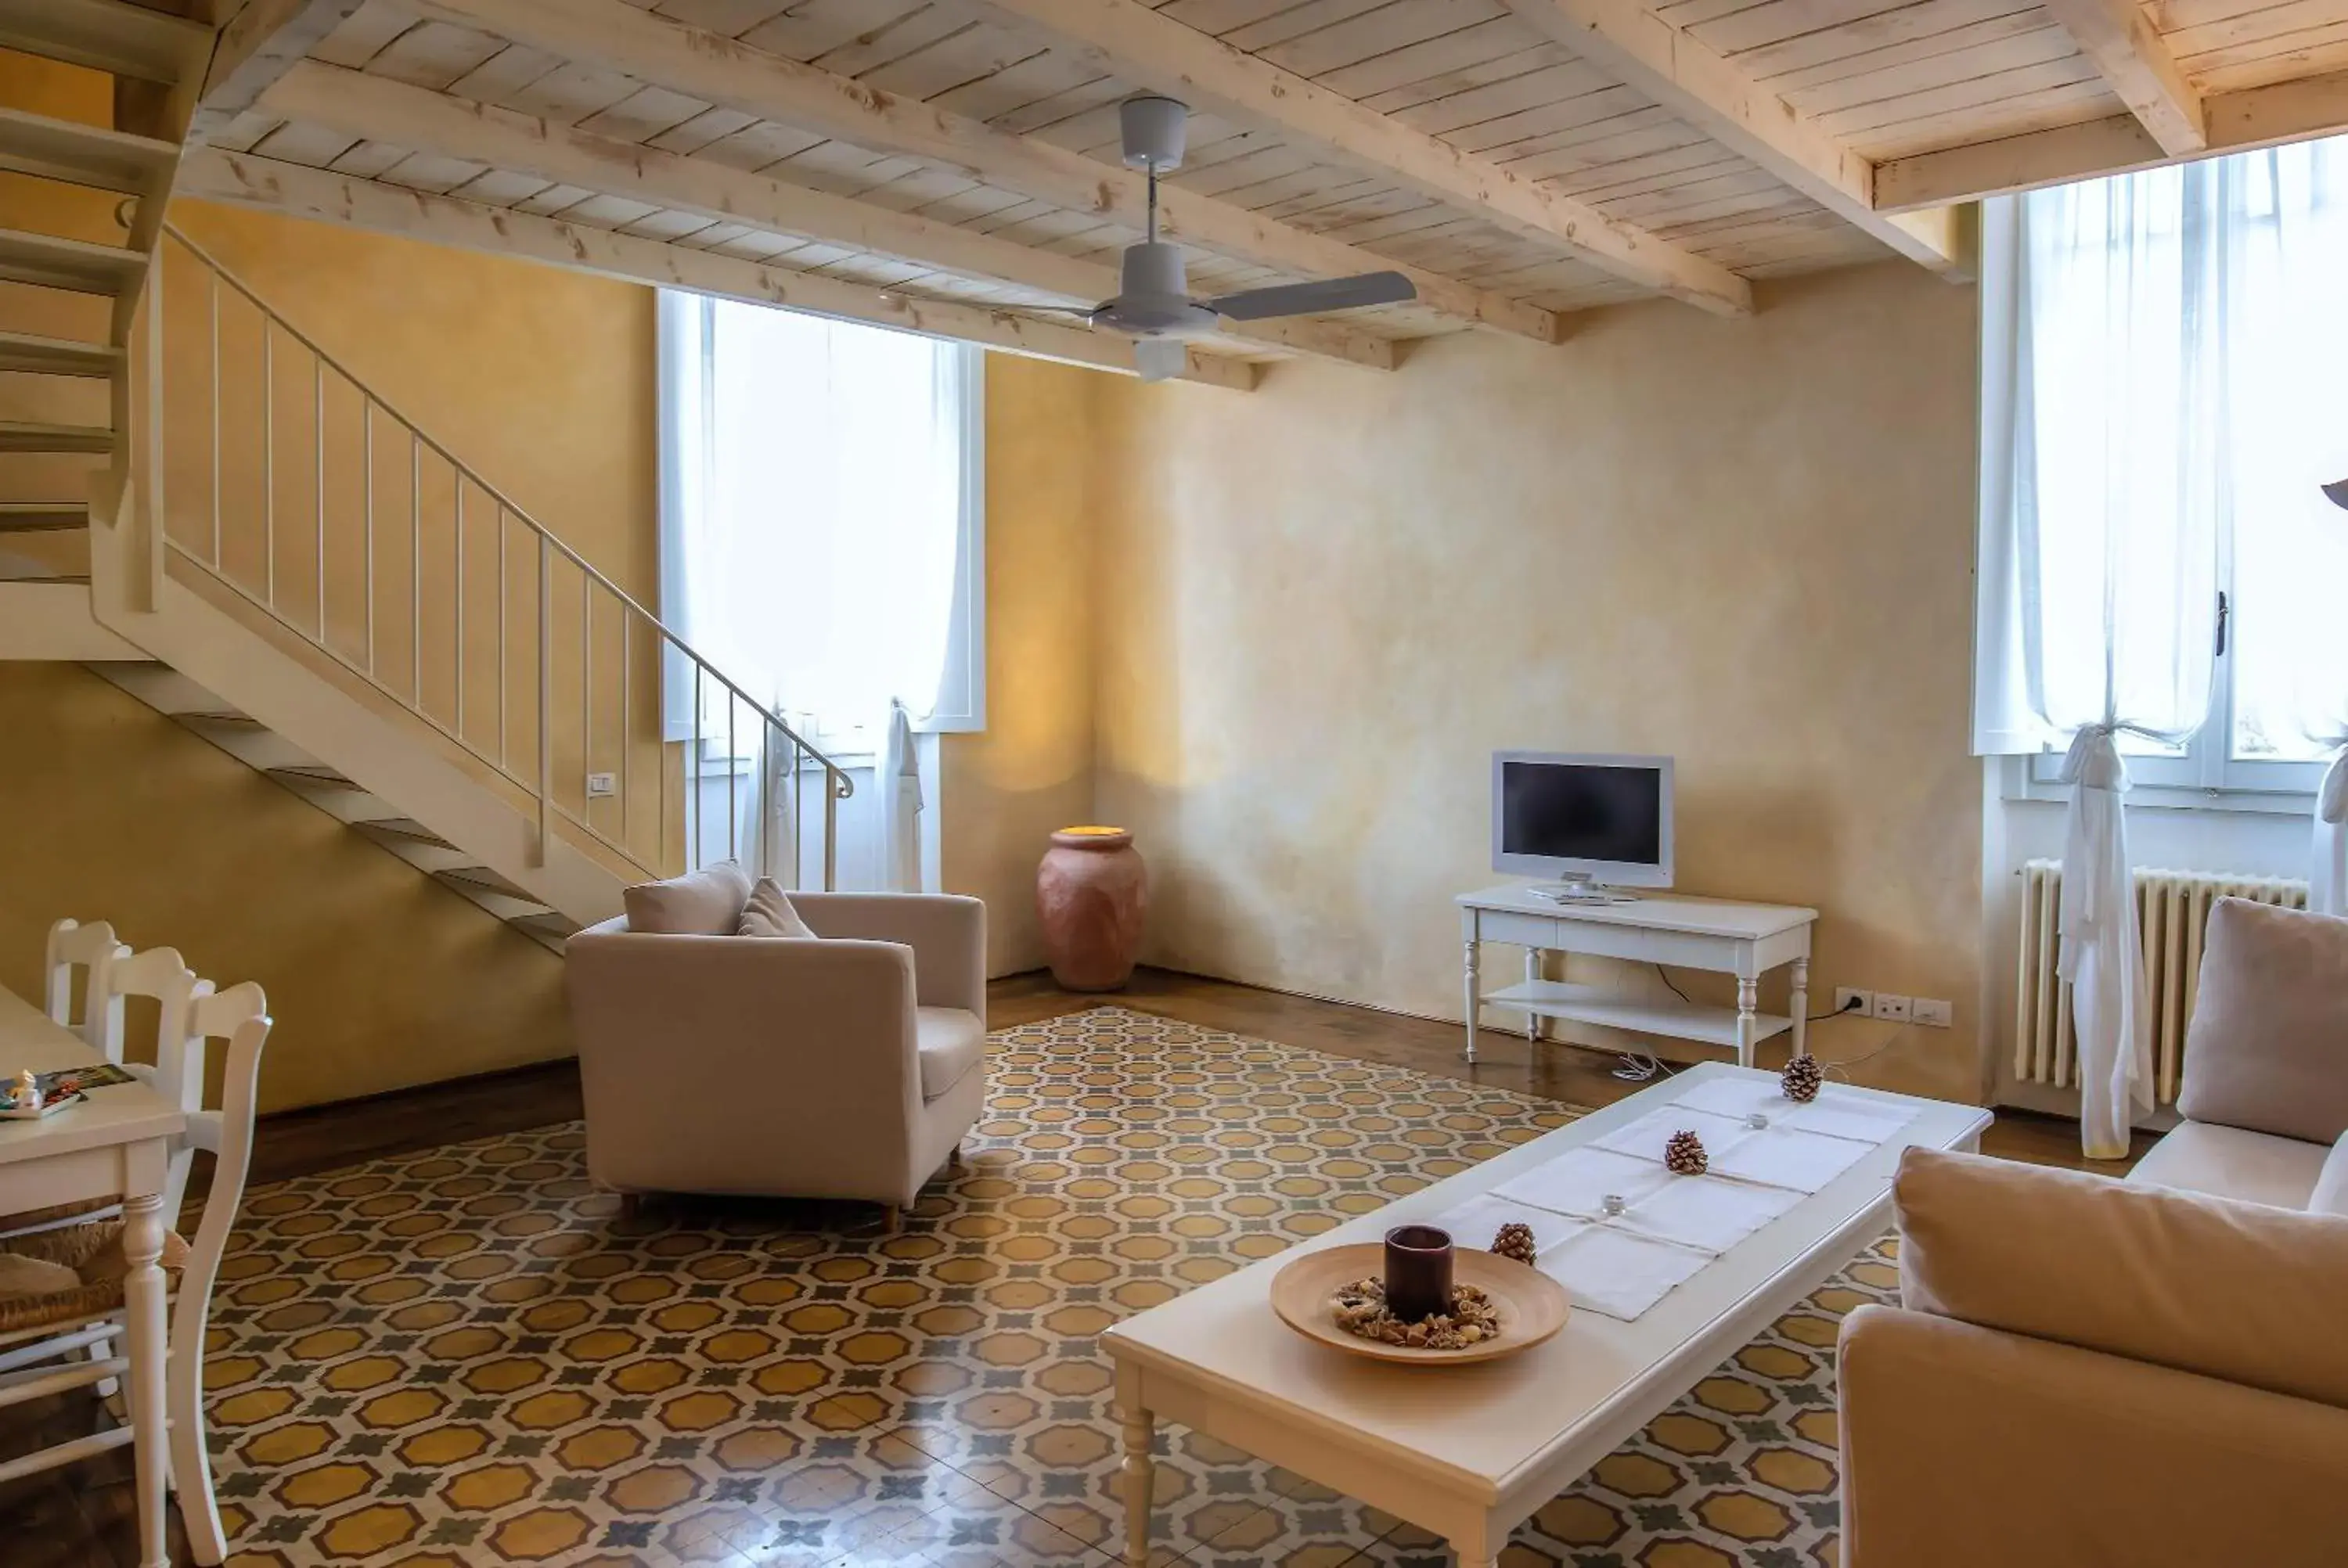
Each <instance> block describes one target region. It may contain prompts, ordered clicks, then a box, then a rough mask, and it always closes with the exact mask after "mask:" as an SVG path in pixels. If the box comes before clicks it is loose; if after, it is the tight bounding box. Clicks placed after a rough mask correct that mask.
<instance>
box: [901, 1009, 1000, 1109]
mask: <svg viewBox="0 0 2348 1568" xmlns="http://www.w3.org/2000/svg"><path fill="white" fill-rule="evenodd" d="M913 1049H914V1050H915V1051H916V1052H917V1053H919V1055H920V1057H921V1063H922V1099H924V1100H935V1099H936V1098H937V1097H938V1096H939V1095H941V1094H943V1093H944V1092H945V1091H947V1090H949V1089H952V1088H953V1086H954V1085H955V1084H957V1083H960V1082H961V1081H963V1074H964V1073H966V1072H968V1071H970V1070H971V1069H973V1068H974V1067H976V1066H977V1065H978V1063H979V1059H980V1058H982V1057H983V1056H984V1055H985V1054H986V1025H985V1024H984V1023H983V1022H982V1021H981V1020H980V1019H979V1016H978V1015H977V1014H976V1013H974V1012H971V1011H969V1010H967V1009H963V1008H915V1009H913Z"/></svg>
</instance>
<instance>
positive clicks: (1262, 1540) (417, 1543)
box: [207, 1008, 1894, 1568]
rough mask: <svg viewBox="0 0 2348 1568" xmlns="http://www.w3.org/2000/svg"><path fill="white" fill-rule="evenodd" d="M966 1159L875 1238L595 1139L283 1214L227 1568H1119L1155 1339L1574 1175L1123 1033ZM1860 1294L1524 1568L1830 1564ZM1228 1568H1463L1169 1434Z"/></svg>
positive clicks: (249, 1333) (1173, 1489) (1504, 1109)
mask: <svg viewBox="0 0 2348 1568" xmlns="http://www.w3.org/2000/svg"><path fill="white" fill-rule="evenodd" d="M988 1068H989V1072H990V1077H991V1080H992V1082H991V1086H990V1096H991V1098H990V1102H989V1107H988V1119H987V1120H986V1121H985V1122H983V1123H982V1124H981V1126H980V1127H979V1129H978V1131H977V1133H976V1134H975V1135H974V1136H973V1139H972V1140H971V1141H970V1142H969V1143H968V1144H967V1145H966V1153H967V1155H968V1161H967V1163H966V1164H965V1166H964V1168H963V1169H962V1170H960V1171H958V1172H955V1173H953V1175H952V1177H951V1179H949V1180H944V1181H941V1182H939V1183H936V1184H932V1186H931V1187H930V1189H929V1190H928V1191H927V1192H926V1193H925V1194H923V1197H922V1203H921V1204H920V1206H919V1207H918V1209H916V1210H915V1211H914V1212H913V1213H912V1214H911V1215H909V1217H908V1220H907V1223H906V1225H905V1226H904V1228H903V1229H902V1230H901V1232H900V1233H899V1234H897V1235H879V1234H877V1232H876V1231H875V1230H874V1229H873V1227H872V1222H871V1217H870V1216H871V1212H870V1211H861V1210H858V1209H856V1208H855V1207H853V1206H850V1205H819V1204H782V1203H766V1204H751V1203H724V1204H719V1203H713V1202H706V1201H695V1200H686V1199H678V1200H675V1201H674V1202H670V1203H665V1204H654V1205H652V1206H651V1207H650V1208H648V1210H647V1212H646V1213H645V1214H644V1215H643V1216H642V1217H640V1218H638V1219H635V1220H633V1221H626V1222H623V1221H622V1220H620V1219H619V1218H618V1217H617V1205H616V1204H615V1203H614V1201H613V1199H612V1198H611V1197H610V1196H609V1195H607V1194H599V1193H598V1192H596V1191H595V1189H594V1188H593V1187H592V1185H591V1184H589V1182H588V1181H587V1179H586V1175H585V1168H584V1162H583V1158H582V1150H583V1146H584V1145H583V1134H582V1130H581V1129H580V1128H578V1127H577V1126H570V1127H561V1128H550V1129H547V1130H544V1131H541V1132H533V1133H529V1134H524V1135H520V1136H516V1137H507V1138H496V1139H489V1140H485V1141H481V1142H478V1143H466V1144H459V1145H456V1146H453V1147H450V1148H447V1149H440V1150H435V1151H432V1152H430V1153H424V1154H417V1155H410V1156H406V1157H403V1158H399V1159H393V1160H385V1161H379V1162H376V1163H373V1164H369V1165H365V1166H361V1167H357V1168H355V1169H352V1170H349V1171H345V1172H342V1173H335V1174H333V1175H329V1176H324V1177H318V1178H312V1179H307V1180H304V1181H299V1182H289V1183H285V1184H280V1185H277V1186H273V1187H266V1188H262V1189H258V1190H256V1191H255V1192H254V1193H252V1194H251V1195H250V1197H249V1198H248V1200H247V1204H246V1220H245V1223H244V1225H243V1226H242V1230H241V1232H240V1235H239V1238H238V1241H237V1244H236V1246H235V1250H234V1251H233V1253H232V1255H231V1257H230V1259H229V1263H228V1266H227V1268H226V1269H225V1271H224V1276H223V1280H222V1283H221V1288H220V1291H219V1295H218V1298H217V1302H216V1310H215V1314H214V1326H213V1332H212V1338H211V1356H210V1361H209V1368H208V1372H207V1383H208V1385H209V1389H210V1409H211V1427H212V1430H211V1440H212V1443H213V1447H214V1449H215V1450H216V1460H215V1464H216V1468H217V1470H218V1472H219V1478H220V1491H221V1505H222V1512H223V1513H224V1515H225V1516H226V1520H227V1522H228V1525H229V1529H230V1532H231V1536H232V1551H233V1553H234V1555H233V1556H232V1562H234V1563H240V1564H243V1565H245V1568H295V1565H302V1564H313V1563H353V1564H359V1563H364V1564H370V1565H374V1564H389V1563H448V1564H474V1563H493V1564H494V1563H550V1564H558V1563H559V1564H583V1563H599V1564H601V1563H608V1564H614V1565H617V1564H631V1563H636V1564H645V1565H648V1568H667V1565H670V1564H679V1563H715V1564H724V1565H738V1568H752V1565H757V1568H830V1565H835V1564H836V1565H839V1568H868V1565H869V1568H1108V1565H1109V1563H1111V1561H1112V1557H1111V1552H1112V1550H1113V1547H1114V1545H1115V1542H1117V1539H1118V1538H1119V1535H1120V1519H1121V1514H1120V1510H1119V1507H1118V1503H1117V1491H1116V1474H1117V1452H1116V1448H1117V1444H1116V1435H1115V1434H1116V1431H1117V1427H1116V1424H1115V1422H1114V1420H1113V1419H1112V1418H1111V1415H1110V1412H1109V1382H1110V1378H1109V1371H1108V1367H1107V1361H1106V1358H1104V1357H1103V1356H1102V1355H1101V1354H1100V1351H1099V1349H1098V1346H1097V1336H1098V1334H1099V1333H1100V1331H1101V1329H1102V1328H1104V1327H1107V1325H1108V1324H1110V1323H1112V1322H1115V1321H1116V1320H1117V1318H1118V1317H1122V1316H1124V1315H1125V1314H1127V1313H1130V1312H1134V1311H1138V1310H1139V1309H1141V1308H1143V1307H1148V1306H1151V1305H1152V1304H1154V1303H1156V1302H1159V1301H1163V1300H1166V1299H1167V1298H1169V1296H1174V1295H1176V1294H1178V1293H1179V1292H1180V1291H1181V1290H1183V1289H1184V1288H1186V1287H1188V1286H1191V1285H1195V1284H1198V1283H1200V1282H1201V1281H1204V1280H1208V1279H1212V1278H1214V1277H1216V1276H1219V1275H1220V1274H1223V1273H1225V1272H1228V1271H1229V1270H1231V1269H1232V1268H1234V1267H1237V1266H1240V1265H1241V1264H1243V1263H1245V1262H1247V1261H1248V1260H1251V1259H1253V1258H1259V1257H1265V1256H1269V1255H1272V1254H1273V1253H1276V1252H1278V1251H1280V1250H1281V1249H1282V1248H1283V1247H1285V1246H1287V1245H1290V1244H1291V1243H1292V1242H1294V1241H1296V1240H1297V1239H1299V1238H1301V1237H1303V1236H1308V1235H1313V1234H1315V1233H1316V1232H1318V1231H1321V1230H1323V1229H1325V1228H1327V1227H1329V1226H1331V1225H1334V1224H1336V1223H1338V1222H1339V1221H1340V1220H1342V1219H1343V1218H1344V1217H1347V1216H1350V1215H1353V1214H1360V1213H1362V1212H1365V1211H1366V1210H1368V1209H1372V1208H1375V1207H1376V1206H1377V1205H1378V1204H1382V1203H1384V1202H1385V1201H1386V1200H1387V1199H1389V1198H1392V1197H1394V1196H1395V1195H1397V1194H1403V1193H1406V1192H1409V1191H1411V1190H1413V1189H1415V1188H1416V1187H1419V1186H1421V1185H1424V1184H1426V1183H1428V1182H1430V1181H1434V1180H1436V1179H1438V1178H1440V1177H1442V1176H1445V1175H1448V1174H1450V1173H1453V1172H1456V1171H1458V1170H1460V1169H1462V1168H1464V1167H1465V1166H1467V1165H1469V1164H1472V1163H1475V1162H1477V1161H1479V1160H1483V1159H1486V1158H1488V1157H1489V1156H1491V1155H1493V1154H1495V1153H1499V1152H1500V1151H1501V1150H1503V1149H1505V1148H1507V1147H1508V1146H1509V1145H1510V1144H1512V1143H1521V1142H1523V1141H1525V1140H1527V1139H1529V1138H1533V1137H1537V1136H1539V1135H1540V1133H1541V1132H1545V1131H1547V1130H1548V1129H1549V1128H1551V1127H1554V1126H1557V1125H1558V1124H1560V1122H1564V1121H1566V1120H1568V1119H1570V1116H1571V1115H1572V1114H1573V1112H1571V1111H1570V1110H1569V1109H1567V1108H1564V1107H1561V1106H1559V1105H1557V1104H1555V1103H1554V1102H1548V1101H1541V1100H1535V1099H1531V1098H1529V1097H1526V1096H1523V1095H1518V1094H1513V1093H1509V1092H1507V1091H1499V1090H1493V1089H1484V1088H1478V1087H1476V1086H1474V1085H1471V1084H1463V1083H1457V1082H1452V1081H1447V1080H1442V1079H1435V1078H1429V1077H1427V1076H1425V1075H1423V1074H1419V1073H1415V1072H1411V1071H1406V1070H1404V1069H1400V1068H1393V1067H1385V1066H1379V1065H1375V1064H1372V1063H1365V1062H1359V1061H1345V1060H1341V1059H1338V1058H1333V1057H1327V1056H1322V1055H1317V1054H1315V1053H1313V1052H1309V1051H1303V1050H1292V1049H1290V1048H1288V1047H1284V1046H1279V1045H1273V1044H1269V1043H1267V1042H1264V1041H1262V1040H1243V1039H1240V1038H1238V1037H1236V1036H1232V1035H1227V1034H1220V1033H1218V1032H1216V1031H1214V1030H1204V1029H1199V1028H1196V1027H1193V1026H1190V1025H1187V1024H1182V1023H1179V1022H1174V1021H1170V1020H1164V1019H1160V1018H1156V1017H1153V1016H1150V1015H1148V1014H1143V1013H1138V1012H1133V1011H1129V1010H1126V1009H1117V1008H1098V1009H1092V1010H1089V1011H1086V1012H1083V1013H1078V1014H1076V1015H1073V1016H1070V1017H1066V1018H1062V1019H1057V1020H1051V1021H1049V1022H1045V1023H1040V1024H1035V1025H1031V1026H1028V1027H1025V1028H1021V1029H1014V1030H1004V1031H1001V1032H999V1033H998V1034H996V1035H995V1036H994V1041H993V1045H992V1049H991V1051H990V1055H989V1058H988ZM1888 1256H1889V1248H1888V1245H1887V1246H1886V1247H1885V1248H1884V1249H1882V1251H1881V1254H1880V1255H1872V1256H1868V1257H1863V1258H1861V1259H1859V1260H1857V1261H1855V1262H1854V1263H1853V1265H1852V1266H1850V1267H1849V1269H1848V1270H1847V1271H1846V1272H1845V1273H1844V1274H1843V1275H1842V1276H1840V1277H1839V1278H1838V1279H1837V1280H1836V1281H1835V1282H1833V1283H1832V1284H1830V1285H1829V1286H1828V1287H1827V1288H1825V1289H1823V1290H1821V1291H1820V1292H1818V1295H1817V1296H1814V1297H1813V1298H1812V1299H1811V1300H1810V1301H1809V1302H1808V1303H1807V1304H1805V1305H1804V1307H1801V1308H1799V1309H1797V1311H1795V1312H1793V1313H1790V1314H1788V1315H1787V1317H1785V1318H1783V1319H1782V1320H1780V1321H1779V1322H1778V1323H1776V1325H1775V1326H1773V1327H1771V1329H1770V1330H1769V1331H1768V1332H1767V1333H1766V1334H1764V1335H1763V1336H1762V1337H1759V1338H1758V1339H1756V1340H1755V1341H1754V1342H1753V1343H1752V1344H1751V1345H1749V1346H1747V1347H1746V1348H1744V1349H1743V1350H1742V1351H1740V1352H1738V1354H1737V1355H1736V1356H1735V1358H1733V1359H1731V1360H1730V1361H1729V1362H1728V1363H1727V1364H1726V1365H1725V1366H1723V1367H1721V1368H1719V1369H1718V1370H1717V1371H1716V1372H1715V1373H1714V1374H1713V1375H1712V1376H1711V1377H1709V1378H1706V1379H1704V1382H1703V1383H1701V1384H1699V1385H1698V1386H1697V1387H1696V1389H1694V1390H1693V1391H1692V1392H1691V1393H1690V1395H1689V1396H1688V1397H1687V1398H1686V1399H1684V1400H1682V1401H1681V1402H1680V1404H1679V1405H1677V1406H1676V1407H1674V1408H1673V1409H1672V1410H1671V1411H1669V1412H1668V1413H1666V1414H1664V1415H1663V1416H1661V1417H1659V1418H1658V1419H1656V1420H1655V1421H1654V1423H1653V1425H1651V1426H1650V1427H1649V1428H1648V1429H1647V1430H1645V1431H1644V1432H1643V1433H1642V1434H1641V1435H1640V1437H1639V1438H1638V1439H1636V1440H1634V1441H1632V1443H1630V1444H1628V1445H1626V1446H1625V1447H1624V1448H1623V1449H1622V1450H1621V1451H1620V1452H1618V1453H1616V1454H1614V1455H1613V1456H1612V1457H1611V1458H1609V1459H1608V1460H1606V1461H1605V1462H1604V1463H1602V1464H1601V1465H1600V1466H1599V1467H1598V1468H1597V1469H1596V1470H1595V1471H1593V1472H1592V1473H1591V1475H1590V1476H1588V1477H1587V1478H1585V1479H1584V1480H1583V1481H1581V1483H1580V1484H1578V1485H1577V1486H1575V1487H1574V1488H1573V1489H1572V1490H1571V1491H1569V1492H1567V1493H1566V1494H1565V1495H1563V1496H1561V1497H1560V1498H1558V1499H1557V1500H1556V1501H1554V1502H1552V1503H1550V1505H1549V1506H1548V1507H1547V1508H1545V1509H1543V1510H1542V1511H1541V1512H1540V1514H1539V1515H1538V1516H1537V1517H1536V1518H1535V1519H1534V1520H1533V1521H1531V1522H1529V1523H1528V1524H1527V1525H1526V1526H1525V1527H1524V1529H1522V1530H1521V1531H1519V1533H1518V1535H1517V1537H1516V1539H1515V1541H1514V1542H1512V1543H1511V1545H1510V1547H1509V1552H1508V1554H1507V1555H1506V1556H1505V1557H1504V1558H1503V1560H1502V1561H1503V1563H1507V1564H1509V1568H1540V1565H1543V1564H1559V1565H1566V1568H1633V1565H1637V1568H1712V1565H1725V1564H1741V1565H1747V1568H1797V1565H1802V1564H1812V1563H1833V1561H1834V1552H1835V1536H1836V1508H1835V1491H1836V1480H1835V1471H1834V1454H1835V1449H1834V1441H1835V1426H1834V1423H1835V1416H1834V1388H1833V1346H1834V1338H1835V1331H1836V1326H1837V1321H1838V1317H1840V1315H1841V1314H1842V1313H1844V1312H1846V1311H1848V1310H1849V1308H1850V1307H1854V1306H1856V1305H1858V1304H1859V1302H1861V1301H1866V1300H1874V1299H1884V1298H1887V1297H1888V1296H1890V1292H1891V1289H1892V1286H1893V1282H1894V1273H1893V1270H1892V1269H1891V1267H1890V1265H1889V1264H1888V1262H1886V1261H1885V1259H1886V1258H1887V1257H1888ZM1162 1441H1163V1442H1164V1444H1165V1453H1164V1456H1163V1462H1162V1463H1161V1464H1160V1465H1159V1471H1158V1473H1159V1494H1158V1500H1157V1501H1158V1519H1157V1522H1156V1533H1155V1539H1156V1540H1157V1541H1159V1542H1162V1543H1163V1545H1164V1555H1165V1556H1166V1558H1167V1560H1168V1562H1169V1564H1171V1563H1174V1561H1175V1558H1176V1556H1177V1554H1179V1556H1180V1557H1181V1558H1183V1559H1187V1560H1188V1561H1189V1563H1195V1564H1197V1565H1198V1568H1242V1565H1248V1564H1258V1563H1267V1564H1280V1565H1282V1568H1340V1565H1345V1568H1374V1565H1388V1564H1390V1565H1395V1568H1441V1565H1442V1564H1443V1563H1445V1562H1446V1557H1445V1554H1444V1553H1443V1552H1442V1550H1441V1548H1440V1546H1439V1545H1436V1544H1433V1543H1431V1542H1428V1541H1426V1539H1425V1538H1424V1537H1423V1536H1421V1535H1420V1534H1419V1533H1418V1532H1416V1530H1414V1529H1413V1528H1411V1527H1409V1526H1407V1525H1405V1524H1403V1523H1401V1522H1399V1521H1397V1520H1395V1519H1394V1518H1392V1517H1390V1516H1387V1515H1384V1514H1381V1513H1379V1512H1377V1511H1376V1510H1375V1509H1373V1508H1370V1507H1368V1506H1366V1505H1365V1504H1362V1503H1359V1502H1356V1501H1352V1500H1349V1499H1345V1498H1341V1497H1337V1496H1335V1495H1334V1494H1331V1493H1328V1492H1326V1491H1323V1490H1321V1489H1319V1488H1316V1487H1314V1486H1313V1485H1312V1484H1311V1483H1309V1482H1306V1481H1303V1480H1302V1479H1301V1478H1299V1477H1296V1476H1293V1475H1290V1474H1287V1473H1285V1472H1282V1471H1277V1470H1274V1469H1272V1468H1271V1467H1268V1466H1266V1465H1263V1464H1262V1463H1260V1462H1258V1461H1256V1460H1251V1458H1249V1456H1247V1455H1245V1454H1242V1453H1240V1452H1237V1451H1236V1450H1231V1449H1228V1448H1225V1447H1223V1446H1222V1445H1220V1444H1218V1443H1213V1442H1210V1441H1209V1440H1205V1439H1203V1438H1200V1437H1199V1436H1198V1435H1196V1434H1193V1433H1189V1432H1186V1431H1183V1430H1179V1429H1175V1430H1169V1431H1168V1432H1166V1433H1164V1434H1162Z"/></svg>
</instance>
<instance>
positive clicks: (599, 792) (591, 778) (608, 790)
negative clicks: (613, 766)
mask: <svg viewBox="0 0 2348 1568" xmlns="http://www.w3.org/2000/svg"><path fill="white" fill-rule="evenodd" d="M619 793H620V775H619V774H588V775H587V798H588V799H589V800H602V799H604V798H606V797H607V796H611V795H615V794H619Z"/></svg>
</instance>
